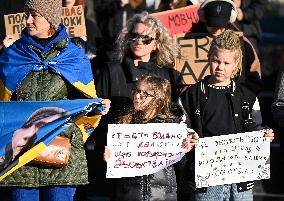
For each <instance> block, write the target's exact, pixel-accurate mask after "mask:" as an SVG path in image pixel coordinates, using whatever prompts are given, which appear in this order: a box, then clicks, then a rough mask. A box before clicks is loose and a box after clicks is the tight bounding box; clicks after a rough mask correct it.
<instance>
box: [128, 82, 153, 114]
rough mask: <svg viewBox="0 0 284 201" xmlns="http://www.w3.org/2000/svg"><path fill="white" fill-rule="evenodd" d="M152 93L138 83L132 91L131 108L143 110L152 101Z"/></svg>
mask: <svg viewBox="0 0 284 201" xmlns="http://www.w3.org/2000/svg"><path fill="white" fill-rule="evenodd" d="M154 95H155V94H154V91H153V90H149V89H148V87H147V85H145V84H143V83H140V84H139V85H138V86H137V87H136V88H135V89H134V90H133V106H134V109H135V110H144V109H145V108H146V106H147V105H148V104H150V103H151V102H152V101H153V100H154V97H155V96H154Z"/></svg>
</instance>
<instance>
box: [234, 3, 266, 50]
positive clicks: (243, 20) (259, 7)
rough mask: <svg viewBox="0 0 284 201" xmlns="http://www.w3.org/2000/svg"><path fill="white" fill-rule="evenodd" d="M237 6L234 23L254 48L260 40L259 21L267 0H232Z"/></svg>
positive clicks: (256, 47)
mask: <svg viewBox="0 0 284 201" xmlns="http://www.w3.org/2000/svg"><path fill="white" fill-rule="evenodd" d="M234 2H235V5H236V8H237V10H236V11H237V20H236V24H237V26H239V27H240V30H242V31H243V32H244V34H245V36H246V37H247V38H248V39H249V41H250V42H251V43H252V45H253V47H254V49H255V50H258V44H259V42H260V41H261V28H260V24H259V21H260V19H261V18H262V16H263V14H264V10H265V6H266V5H267V4H268V1H267V0H246V1H244V0H234Z"/></svg>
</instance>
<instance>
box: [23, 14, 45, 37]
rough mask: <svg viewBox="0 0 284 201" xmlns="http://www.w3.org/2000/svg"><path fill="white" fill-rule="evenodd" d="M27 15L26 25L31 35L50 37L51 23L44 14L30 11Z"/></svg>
mask: <svg viewBox="0 0 284 201" xmlns="http://www.w3.org/2000/svg"><path fill="white" fill-rule="evenodd" d="M26 16H27V22H26V25H27V29H28V33H29V35H30V36H36V37H37V38H48V37H49V35H48V31H49V29H50V23H49V22H48V21H47V20H46V19H45V18H44V17H43V16H41V15H40V14H39V13H37V12H34V11H29V12H28V13H26Z"/></svg>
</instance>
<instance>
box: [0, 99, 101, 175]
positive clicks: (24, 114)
mask: <svg viewBox="0 0 284 201" xmlns="http://www.w3.org/2000/svg"><path fill="white" fill-rule="evenodd" d="M100 105H101V99H100V98H95V99H76V100H59V101H22V102H16V101H9V102H0V111H1V113H0V159H1V160H0V180H1V179H3V178H4V177H6V176H7V174H10V173H11V172H10V173H9V172H8V170H10V169H11V168H12V167H17V168H19V167H21V166H23V165H24V164H26V163H27V162H29V161H30V160H32V159H33V158H34V157H35V156H36V155H35V154H36V153H37V152H38V151H43V150H44V149H45V147H46V146H48V145H49V144H50V142H51V141H52V140H53V139H54V138H55V137H56V136H57V135H58V134H59V133H60V132H61V131H63V130H64V129H66V128H67V127H68V126H69V125H70V123H74V122H75V121H77V120H78V119H79V118H81V117H82V116H85V115H86V114H87V113H89V112H91V111H94V110H96V111H100V109H101V108H102V107H98V106H100ZM48 111H50V112H48ZM51 111H52V112H51ZM15 114H16V115H15ZM35 114H37V115H35ZM38 114H41V115H38ZM54 115H58V116H57V117H56V119H53V120H50V121H46V122H44V121H43V120H42V124H41V125H37V124H36V122H39V121H40V120H41V119H44V118H50V119H52V117H53V116H54ZM34 116H37V118H35V117H34ZM33 118H34V120H30V119H33ZM27 122H30V123H28V124H27V125H29V126H27V127H24V125H26V123H27ZM30 127H33V128H37V129H36V130H31V131H30V130H28V129H29V128H30ZM20 129H21V130H20ZM16 131H17V132H16ZM24 133H29V136H32V137H30V138H31V139H32V140H30V141H26V142H25V144H22V145H19V143H22V139H21V137H20V136H21V135H25V134H24ZM22 138H23V137H22ZM12 142H14V144H15V145H16V146H15V147H17V148H12ZM28 144H30V145H28ZM33 145H35V146H33ZM19 146H23V147H22V148H21V152H18V153H17V152H15V150H17V149H19ZM26 146H27V147H26ZM9 147H10V148H9ZM37 147H39V149H38V151H36V150H35V149H36V148H37ZM15 153H17V155H16V156H15V157H12V156H13V155H14V154H15ZM39 153H40V152H39ZM14 171H15V169H14Z"/></svg>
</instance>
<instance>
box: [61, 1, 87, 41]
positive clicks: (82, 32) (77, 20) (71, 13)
mask: <svg viewBox="0 0 284 201" xmlns="http://www.w3.org/2000/svg"><path fill="white" fill-rule="evenodd" d="M61 23H62V24H64V25H65V27H66V30H67V33H68V35H69V37H71V38H73V37H80V36H86V35H87V34H86V26H85V15H84V8H83V6H73V7H70V8H67V7H64V8H62V15H61Z"/></svg>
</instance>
